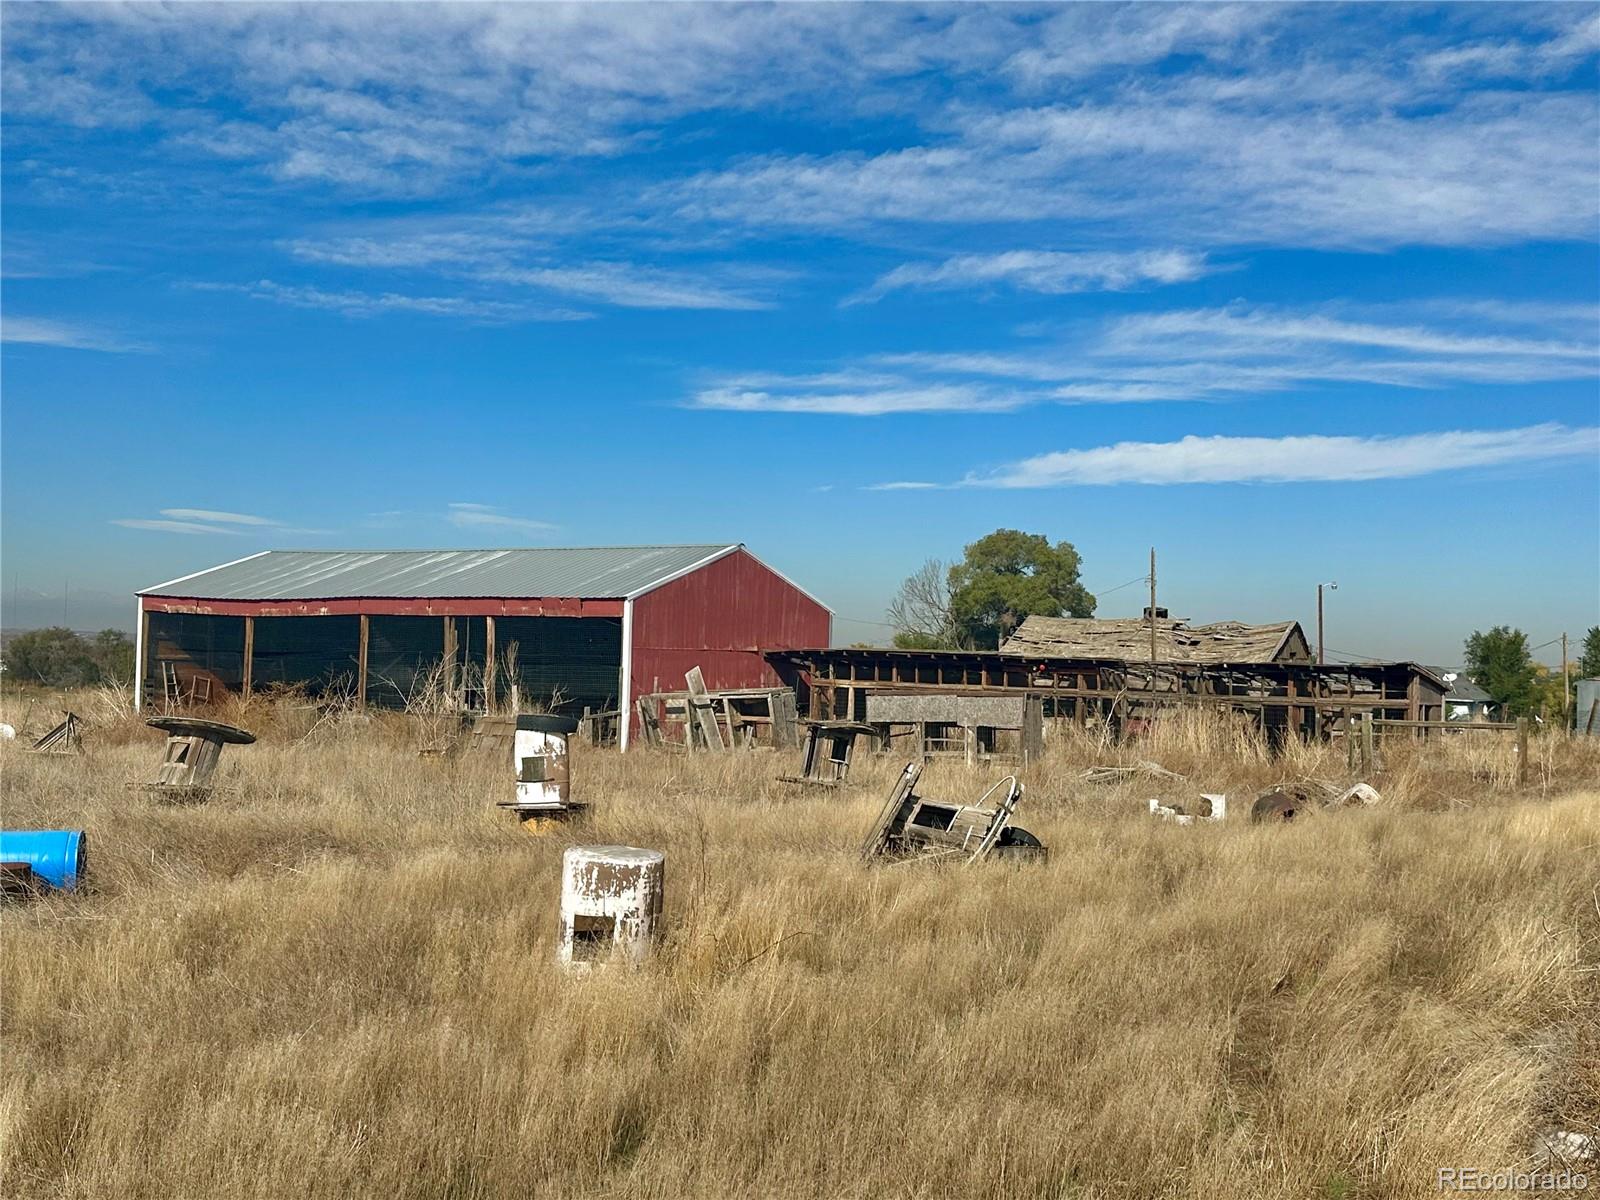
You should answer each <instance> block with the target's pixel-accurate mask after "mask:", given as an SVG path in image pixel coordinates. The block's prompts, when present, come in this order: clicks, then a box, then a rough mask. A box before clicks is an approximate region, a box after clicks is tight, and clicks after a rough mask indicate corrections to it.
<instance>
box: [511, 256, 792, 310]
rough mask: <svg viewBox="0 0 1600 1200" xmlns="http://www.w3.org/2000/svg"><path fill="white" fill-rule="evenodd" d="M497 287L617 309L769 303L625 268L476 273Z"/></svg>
mask: <svg viewBox="0 0 1600 1200" xmlns="http://www.w3.org/2000/svg"><path fill="white" fill-rule="evenodd" d="M479 277H480V278H483V279H492V280H495V281H497V282H500V283H509V284H520V285H524V286H528V287H538V288H547V289H549V290H550V291H554V292H561V293H563V294H566V295H570V296H577V297H580V298H582V299H585V300H599V301H603V302H605V303H607V304H615V305H618V306H620V307H623V308H707V309H745V310H752V309H766V308H771V307H772V304H771V303H770V302H769V301H766V300H761V299H757V298H756V297H753V296H748V295H743V294H741V293H739V292H737V291H734V290H732V289H730V288H728V287H725V286H722V285H721V284H718V283H715V282H712V281H710V280H706V279H699V278H695V277H693V276H689V275H685V274H682V273H675V272H669V271H660V270H652V269H648V268H642V267H637V266H633V265H632V264H628V263H614V262H588V263H577V264H574V265H572V266H563V267H501V268H497V269H492V270H485V271H482V272H480V274H479Z"/></svg>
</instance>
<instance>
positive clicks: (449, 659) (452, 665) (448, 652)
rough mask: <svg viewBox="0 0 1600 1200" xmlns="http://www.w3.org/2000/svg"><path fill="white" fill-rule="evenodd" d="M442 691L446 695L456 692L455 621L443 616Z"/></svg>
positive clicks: (452, 618) (452, 695)
mask: <svg viewBox="0 0 1600 1200" xmlns="http://www.w3.org/2000/svg"><path fill="white" fill-rule="evenodd" d="M441 661H442V662H443V663H444V691H445V695H446V696H450V697H454V696H455V694H456V622H455V618H454V617H445V618H444V656H443V658H442V660H441Z"/></svg>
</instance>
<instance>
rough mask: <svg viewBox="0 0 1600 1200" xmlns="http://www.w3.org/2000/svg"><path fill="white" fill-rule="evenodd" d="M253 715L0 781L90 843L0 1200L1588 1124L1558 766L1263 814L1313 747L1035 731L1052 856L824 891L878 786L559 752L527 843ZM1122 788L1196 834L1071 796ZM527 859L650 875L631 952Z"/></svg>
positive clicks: (371, 729)
mask: <svg viewBox="0 0 1600 1200" xmlns="http://www.w3.org/2000/svg"><path fill="white" fill-rule="evenodd" d="M254 715H255V718H256V723H257V724H262V725H263V727H264V728H266V729H267V731H268V735H267V736H266V737H264V738H263V741H262V742H261V743H259V744H257V745H255V746H251V747H247V748H234V749H230V750H229V751H228V752H227V754H226V755H225V757H224V760H223V766H222V771H221V777H222V779H221V781H222V783H223V785H224V787H223V789H222V790H221V791H220V792H219V794H218V795H217V796H216V797H215V798H213V800H212V801H211V802H210V803H209V804H207V805H205V806H202V807H194V808H172V807H166V806H163V805H160V804H158V803H155V802H153V801H152V800H151V799H150V798H149V797H148V796H147V795H146V794H144V793H140V792H137V791H130V790H128V789H127V788H126V787H125V783H126V782H127V781H130V780H138V779H144V778H148V777H149V776H150V775H151V774H152V773H153V769H154V765H155V762H156V759H157V756H158V746H159V738H158V737H157V736H156V735H154V734H153V733H151V734H148V736H147V735H145V734H140V733H137V732H135V730H134V727H133V726H132V725H131V724H129V723H126V722H125V723H124V726H123V727H122V729H121V731H120V733H115V734H113V733H112V732H108V731H105V730H103V731H102V732H103V734H105V736H102V737H101V738H100V739H99V740H98V741H92V742H91V743H90V748H89V752H88V754H87V755H86V756H85V757H83V758H81V759H79V758H61V759H53V758H45V757H42V756H31V755H27V754H26V753H24V752H22V751H21V750H20V749H19V748H18V747H17V746H16V745H15V744H12V745H9V746H6V747H5V748H4V750H3V751H0V755H3V757H0V769H3V772H4V776H3V778H4V810H5V811H4V820H5V824H6V826H7V827H8V828H13V827H19V826H20V827H82V828H86V829H88V830H89V831H90V846H91V850H90V853H91V859H92V863H91V872H92V876H93V881H94V886H93V888H92V890H91V891H89V892H88V893H86V894H83V895H79V896H70V897H68V896H58V897H51V898H46V899H44V900H42V901H39V902H35V903H31V904H28V905H26V906H11V907H10V908H9V909H8V910H7V911H6V912H5V914H4V916H3V923H4V939H3V941H4V945H3V960H0V971H3V974H0V981H3V1008H0V1017H3V1035H4V1045H5V1072H4V1083H3V1092H0V1130H3V1138H4V1143H3V1171H4V1174H3V1177H0V1192H3V1193H4V1194H5V1195H8V1196H10V1195H49V1196H54V1197H61V1198H71V1197H142V1196H150V1197H161V1198H162V1200H173V1198H187V1197H236V1196H237V1197H289V1196H293V1197H302V1196H304V1197H322V1196H327V1197H349V1196H382V1197H385V1198H386V1200H389V1198H399V1197H430V1198H431V1197H501V1196H508V1197H509V1196H516V1197H525V1196H538V1197H541V1198H545V1197H568V1196H571V1197H578V1196H585V1197H587V1196H618V1197H623V1196H626V1197H640V1196H645V1197H689V1196H693V1197H785V1198H786V1197H811V1196H825V1197H930V1198H933V1197H947V1196H960V1197H969V1196H971V1197H997V1198H998V1197H1128V1198H1130V1200H1132V1198H1139V1200H1143V1198H1147V1197H1217V1198H1218V1200H1221V1198H1230V1200H1231V1198H1236V1197H1267V1196H1327V1197H1335V1196H1345V1197H1353V1196H1374V1197H1376V1196H1384V1197H1388V1196H1402V1197H1403V1196H1416V1197H1421V1196H1434V1195H1437V1194H1438V1193H1437V1191H1436V1190H1435V1183H1434V1170H1435V1168H1437V1167H1441V1166H1479V1167H1484V1168H1505V1167H1508V1166H1512V1165H1515V1164H1518V1163H1522V1162H1525V1161H1526V1159H1527V1154H1528V1150H1529V1141H1530V1137H1531V1135H1532V1133H1533V1131H1534V1130H1535V1129H1537V1128H1543V1127H1546V1126H1549V1125H1556V1126H1559V1127H1562V1128H1568V1129H1592V1128H1593V1127H1594V1126H1595V1125H1596V1123H1597V1121H1600V907H1597V906H1600V900H1597V898H1596V891H1595V889H1596V869H1595V863H1596V862H1597V861H1600V854H1597V850H1600V787H1597V786H1596V778H1597V776H1600V771H1597V770H1596V767H1597V765H1600V756H1597V754H1596V752H1595V751H1594V750H1593V749H1592V748H1590V747H1586V746H1582V745H1576V744H1572V743H1567V742H1565V741H1562V740H1560V739H1556V738H1550V739H1536V742H1535V750H1534V758H1535V763H1536V766H1537V769H1536V770H1535V771H1534V780H1533V783H1532V784H1531V786H1530V787H1529V788H1528V789H1526V790H1525V791H1521V792H1519V791H1516V790H1515V789H1514V787H1513V786H1512V782H1513V781H1514V778H1515V769H1514V764H1513V763H1512V762H1511V760H1510V758H1509V754H1510V751H1509V739H1500V738H1496V739H1493V740H1492V744H1486V743H1483V742H1478V743H1472V744H1470V745H1466V744H1462V745H1455V744H1449V743H1447V744H1446V745H1445V746H1443V747H1418V746H1416V745H1413V744H1411V743H1409V742H1395V743H1393V744H1392V745H1391V747H1390V749H1389V753H1388V754H1387V756H1386V759H1387V772H1386V773H1385V775H1383V776H1382V777H1380V778H1378V779H1377V780H1376V781H1375V782H1376V783H1377V784H1378V786H1379V787H1380V788H1381V789H1383V790H1384V791H1385V794H1386V802H1385V804H1384V806H1383V807H1381V808H1378V809H1374V810H1369V811H1346V812H1338V813H1326V814H1321V815H1318V816H1315V817H1313V818H1311V819H1309V820H1307V821H1305V822H1304V823H1303V824H1296V825H1293V826H1287V827H1272V828H1267V827H1253V826H1251V825H1250V824H1249V823H1248V821H1247V820H1245V817H1246V816H1247V807H1248V806H1247V804H1246V803H1243V802H1242V801H1243V800H1244V799H1245V798H1246V797H1247V796H1253V795H1254V792H1255V790H1258V789H1260V788H1261V787H1264V786H1266V785H1268V784H1271V783H1273V782H1276V781H1278V780H1280V779H1283V778H1295V777H1298V776H1301V775H1312V774H1322V775H1325V776H1327V777H1330V778H1342V777H1343V756H1342V754H1341V753H1339V752H1337V751H1328V750H1325V749H1315V748H1313V749H1305V748H1294V749H1293V750H1292V751H1291V752H1290V754H1289V755H1288V756H1287V758H1286V759H1284V760H1281V761H1273V760H1270V759H1269V758H1268V757H1267V756H1266V754H1265V753H1264V752H1263V751H1262V749H1261V748H1260V747H1259V746H1258V745H1256V744H1255V742H1254V741H1253V739H1251V738H1249V737H1247V736H1246V735H1244V734H1242V733H1240V732H1239V731H1238V730H1236V729H1229V728H1223V727H1220V726H1217V725H1214V724H1210V725H1208V724H1207V723H1206V722H1205V721H1203V720H1201V719H1199V718H1190V719H1186V720H1184V721H1172V722H1169V723H1168V724H1167V725H1166V727H1165V728H1164V729H1162V730H1160V731H1158V732H1156V733H1155V734H1153V735H1152V737H1151V739H1149V740H1148V741H1146V742H1144V743H1141V744H1134V745H1130V746H1126V747H1108V746H1104V745H1100V744H1097V743H1095V741H1094V740H1093V739H1092V738H1091V737H1088V736H1086V735H1081V734H1072V735H1070V736H1066V737H1062V738H1060V739H1057V740H1056V741H1055V742H1054V743H1053V744H1052V748H1051V752H1050V754H1049V756H1048V758H1047V761H1046V762H1044V763H1043V764H1040V765H1038V766H1036V767H1034V768H1031V769H1030V770H1029V772H1028V773H1027V775H1026V779H1027V782H1028V784H1029V791H1028V795H1027V798H1026V799H1025V800H1024V802H1023V806H1022V808H1021V810H1020V811H1019V820H1020V822H1021V823H1022V824H1023V825H1025V826H1027V827H1028V828H1029V829H1031V830H1033V831H1034V832H1035V833H1037V834H1038V835H1039V836H1040V837H1042V838H1043V839H1044V840H1045V841H1046V842H1047V843H1048V844H1049V845H1050V847H1051V855H1050V859H1049V861H1048V862H1047V863H1044V864H1038V865H1000V864H993V865H989V866H983V867H980V868H976V869H974V870H968V871H962V870H956V869H951V868H946V867H937V866H933V865H930V864H926V863H924V864H902V865H895V866H877V867H867V866H862V865H860V864H859V863H858V862H857V861H856V859H855V850H856V846H857V843H858V840H859V838H860V837H861V836H862V835H863V833H864V832H865V829H866V827H867V826H868V824H869V823H870V821H871V818H872V816H873V815H874V814H875V813H876V811H877V808H878V806H879V805H880V803H881V799H882V796H883V795H884V793H885V791H886V789H887V787H888V785H889V783H890V781H891V780H892V778H893V776H894V775H895V774H896V773H897V771H898V768H899V766H900V765H901V764H900V763H898V762H895V761H888V760H877V759H866V760H864V761H858V768H857V780H856V781H857V784H858V786H856V787H853V788H850V789H848V790H846V791H844V792H843V793H842V794H838V795H814V794H806V793H801V792H799V791H796V790H793V789H790V788H786V787H785V786H784V785H781V784H778V783H775V782H773V780H772V777H773V776H775V775H777V774H779V773H780V772H781V771H784V770H792V769H793V765H794V764H793V763H792V762H791V761H789V759H788V757H787V756H785V757H784V758H783V759H782V760H779V759H778V758H776V757H775V756H773V755H771V754H763V753H755V754H749V755H741V756H730V757H727V758H722V759H710V758H707V757H703V756H702V757H698V758H696V759H694V760H686V759H683V758H679V757H673V756H670V755H667V754H663V753H659V752H634V753H630V754H629V755H628V756H626V757H624V756H620V755H618V754H616V753H614V752H610V751H605V752H586V751H585V750H584V749H583V748H582V747H580V748H579V749H578V751H577V754H576V758H575V762H574V778H575V788H576V791H577V794H578V795H579V796H580V797H581V798H582V799H584V800H586V801H588V802H589V803H591V804H592V805H593V809H592V813H591V815H590V816H589V818H588V819H587V821H586V822H585V823H584V824H581V825H578V826H575V827H573V828H571V829H570V831H565V832H563V833H562V834H558V835H556V836H552V837H544V838H535V837H530V836H528V835H527V834H525V833H523V832H521V831H520V829H519V828H518V827H517V826H516V824H515V822H514V820H513V819H512V818H510V817H509V816H507V815H506V814H505V813H504V811H503V810H499V809H496V808H494V807H493V801H494V800H495V799H496V798H499V797H500V796H502V795H503V794H504V793H505V792H506V791H507V790H508V787H509V785H508V783H507V780H506V777H507V775H508V768H507V767H505V766H503V765H497V764H485V763H475V762H470V761H461V762H425V761H420V760H419V759H418V758H417V756H416V753H415V747H414V745H413V740H412V735H411V734H410V733H409V732H408V731H406V730H405V729H404V728H403V727H401V726H400V725H399V724H398V723H397V722H395V721H393V720H377V721H374V722H370V723H361V722H356V721H352V720H341V721H338V722H334V723H329V724H324V725H323V726H321V727H318V726H316V724H315V714H312V716H311V717H305V716H303V715H296V714H293V713H288V714H281V713H280V714H272V713H268V712H265V711H260V710H258V711H257V712H256V713H255V714H254ZM269 718H270V720H269ZM36 723H37V722H36ZM308 732H309V733H310V734H311V736H309V737H307V736H306V735H307V733H308ZM1485 736H1487V735H1485ZM1451 742H1465V739H1451ZM118 743H123V744H118ZM1143 758H1152V759H1157V760H1159V761H1161V762H1163V763H1164V764H1165V765H1167V766H1169V767H1171V768H1173V769H1175V770H1180V771H1184V772H1187V773H1189V774H1191V776H1192V778H1193V779H1194V781H1195V784H1196V788H1197V790H1198V789H1199V788H1200V787H1202V786H1203V788H1204V790H1207V791H1211V790H1228V791H1230V792H1231V793H1233V796H1234V798H1235V806H1236V807H1235V812H1234V814H1233V816H1232V818H1231V819H1230V820H1229V821H1228V822H1226V823H1225V824H1223V825H1221V826H1201V827H1194V828H1187V829H1182V828H1178V827H1175V826H1172V825H1169V824H1166V823H1162V822H1157V821H1154V820H1152V819H1151V818H1150V817H1149V816H1148V814H1146V813H1145V812H1144V811H1143V809H1144V801H1145V799H1146V797H1148V796H1152V795H1164V796H1171V795H1175V794H1176V793H1174V792H1173V791H1172V789H1170V788H1156V789H1151V788H1150V787H1148V786H1147V785H1146V784H1145V783H1142V782H1137V781H1135V782H1131V783H1128V784H1124V785H1119V786H1116V787H1110V788H1106V787H1101V788H1093V787H1090V786H1088V785H1085V784H1083V783H1082V782H1080V781H1079V780H1078V779H1077V778H1076V773H1077V770H1078V768H1080V767H1082V766H1083V765H1087V764H1088V763H1091V762H1116V761H1123V762H1133V761H1137V760H1139V759H1143ZM997 773H998V772H988V771H984V772H977V773H969V772H968V771H966V769H965V768H961V767H954V766H943V765H935V766H934V767H931V768H930V769H929V771H928V773H927V774H926V776H925V787H924V790H925V791H926V792H927V793H929V794H931V795H936V796H947V797H951V798H958V797H966V796H974V795H976V794H977V792H978V791H981V789H982V786H983V785H984V784H985V783H986V782H987V781H988V780H989V778H991V776H992V775H993V774H997ZM1585 783H1587V786H1586V787H1585ZM569 840H578V841H601V842H626V843H632V844H635V845H642V846H650V847H654V848H657V849H661V850H664V851H665V852H666V854H667V860H668V895H667V912H666V929H667V934H666V936H665V940H664V942H663V944H662V945H661V947H660V949H659V952H658V953H657V954H656V956H655V957H654V959H653V960H652V962H651V963H650V965H649V966H647V967H646V968H645V969H643V970H641V971H639V972H636V973H629V972H623V971H613V972H603V973H597V974H594V975H591V976H589V977H586V978H569V977H567V976H564V975H563V974H562V973H561V972H559V971H558V970H557V969H556V967H555V964H554V961H553V935H554V931H555V924H556V903H557V886H558V885H557V871H558V866H559V859H560V854H561V850H562V848H563V846H564V844H566V842H567V841H569Z"/></svg>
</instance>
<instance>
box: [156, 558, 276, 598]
mask: <svg viewBox="0 0 1600 1200" xmlns="http://www.w3.org/2000/svg"><path fill="white" fill-rule="evenodd" d="M271 553H272V551H271V550H257V551H256V552H255V553H254V554H246V555H245V556H244V557H243V558H236V559H234V560H233V561H232V562H225V563H218V564H217V565H216V566H214V567H207V568H206V569H205V570H203V571H190V572H189V573H188V574H187V575H179V576H178V577H177V578H176V579H169V580H167V581H166V582H165V583H154V584H151V585H150V586H149V587H147V588H140V589H139V590H138V591H137V592H135V593H134V595H136V596H143V595H145V594H146V593H148V592H159V591H160V590H161V589H162V588H169V587H171V586H172V585H173V584H175V583H182V582H183V581H184V580H185V579H194V578H195V577H196V576H199V575H209V574H211V572H213V571H221V570H222V569H224V568H225V567H237V566H238V565H239V564H240V563H245V562H249V561H250V560H251V559H252V558H260V557H261V556H262V555H263V554H271Z"/></svg>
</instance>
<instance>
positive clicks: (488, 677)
mask: <svg viewBox="0 0 1600 1200" xmlns="http://www.w3.org/2000/svg"><path fill="white" fill-rule="evenodd" d="M494 685H495V661H494V618H493V617H484V619H483V711H484V712H491V713H492V712H494V710H495V709H494V699H495V697H494ZM626 707H627V699H626V697H624V699H623V701H622V703H620V704H618V705H617V715H618V717H619V719H620V718H621V716H622V713H623V710H624V709H625V708H626Z"/></svg>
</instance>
